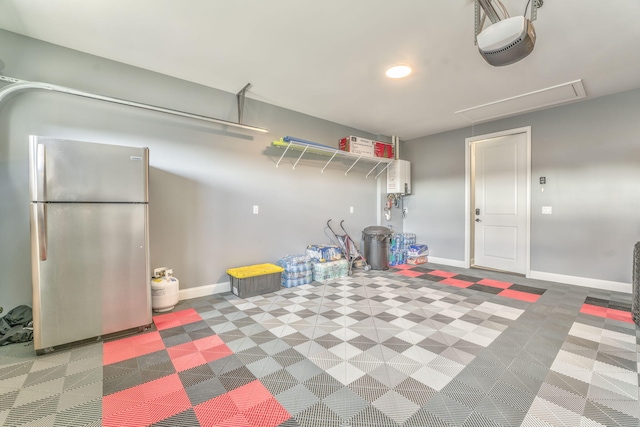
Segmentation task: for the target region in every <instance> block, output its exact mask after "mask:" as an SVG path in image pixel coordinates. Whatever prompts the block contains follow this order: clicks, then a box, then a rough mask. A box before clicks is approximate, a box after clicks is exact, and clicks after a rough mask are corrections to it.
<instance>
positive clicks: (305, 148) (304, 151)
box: [293, 145, 309, 169]
mask: <svg viewBox="0 0 640 427" xmlns="http://www.w3.org/2000/svg"><path fill="white" fill-rule="evenodd" d="M307 148H309V145H306V146H305V147H304V150H302V153H301V154H300V157H298V160H296V163H295V164H294V165H293V168H294V169H295V168H296V166H298V162H299V161H300V160H301V159H302V156H304V153H306V152H307Z"/></svg>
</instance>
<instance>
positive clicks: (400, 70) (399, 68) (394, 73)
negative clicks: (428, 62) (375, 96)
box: [385, 64, 413, 79]
mask: <svg viewBox="0 0 640 427" xmlns="http://www.w3.org/2000/svg"><path fill="white" fill-rule="evenodd" d="M411 71H413V70H412V69H411V67H410V66H408V65H406V64H399V65H394V66H393V67H391V68H389V69H387V71H386V72H385V74H386V75H387V77H389V78H390V79H401V78H403V77H407V76H408V75H409V74H411Z"/></svg>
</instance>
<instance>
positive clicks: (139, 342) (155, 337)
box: [102, 331, 164, 365]
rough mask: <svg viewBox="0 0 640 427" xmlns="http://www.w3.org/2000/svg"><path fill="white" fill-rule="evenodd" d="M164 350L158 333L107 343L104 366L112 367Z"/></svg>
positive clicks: (105, 345)
mask: <svg viewBox="0 0 640 427" xmlns="http://www.w3.org/2000/svg"><path fill="white" fill-rule="evenodd" d="M162 349H164V343H163V342H162V338H161V337H160V334H159V333H158V332H157V331H153V332H149V333H146V334H140V335H136V336H133V337H128V338H123V339H120V340H117V341H111V342H106V343H104V345H103V351H102V364H103V365H110V364H112V363H116V362H122V361H123V360H127V359H132V358H134V357H138V356H143V355H145V354H150V353H153V352H155V351H158V350H162Z"/></svg>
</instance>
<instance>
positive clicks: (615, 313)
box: [607, 308, 633, 323]
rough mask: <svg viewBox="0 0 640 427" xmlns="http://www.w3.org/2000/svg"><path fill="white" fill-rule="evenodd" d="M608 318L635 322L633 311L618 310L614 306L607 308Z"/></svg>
mask: <svg viewBox="0 0 640 427" xmlns="http://www.w3.org/2000/svg"><path fill="white" fill-rule="evenodd" d="M607 319H614V320H620V321H622V322H627V323H633V318H632V317H631V312H629V311H622V310H616V309H614V308H608V309H607Z"/></svg>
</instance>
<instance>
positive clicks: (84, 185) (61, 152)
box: [29, 135, 149, 203]
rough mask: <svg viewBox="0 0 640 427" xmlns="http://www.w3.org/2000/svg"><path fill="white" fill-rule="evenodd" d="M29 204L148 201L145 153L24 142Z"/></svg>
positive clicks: (55, 141) (79, 143)
mask: <svg viewBox="0 0 640 427" xmlns="http://www.w3.org/2000/svg"><path fill="white" fill-rule="evenodd" d="M29 144H30V147H29V160H30V191H31V200H32V201H48V202H136V203H145V202H147V201H148V188H147V186H148V176H149V173H148V160H149V150H148V149H147V148H137V147H124V146H119V145H107V144H96V143H91V142H82V141H69V140H62V139H54V138H48V137H42V136H33V135H32V136H30V137H29Z"/></svg>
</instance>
